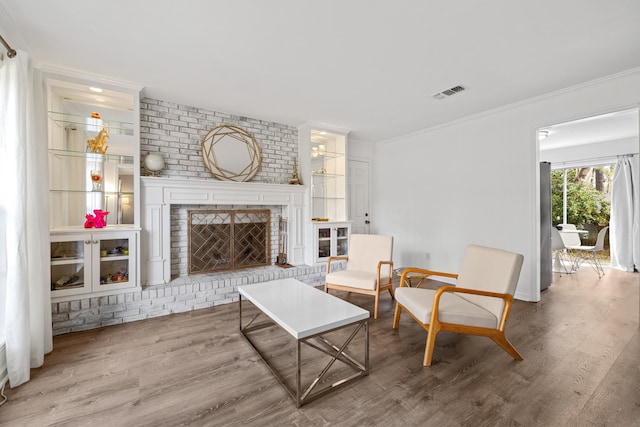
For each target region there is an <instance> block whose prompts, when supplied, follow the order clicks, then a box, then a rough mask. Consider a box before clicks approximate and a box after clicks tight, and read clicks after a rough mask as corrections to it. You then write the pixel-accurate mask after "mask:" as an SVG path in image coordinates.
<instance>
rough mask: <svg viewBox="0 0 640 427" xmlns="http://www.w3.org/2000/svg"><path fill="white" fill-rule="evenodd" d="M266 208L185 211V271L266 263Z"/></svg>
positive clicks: (268, 233)
mask: <svg viewBox="0 0 640 427" xmlns="http://www.w3.org/2000/svg"><path fill="white" fill-rule="evenodd" d="M269 215H270V212H269V210H235V211H206V210H198V211H189V229H188V231H189V243H188V247H189V252H188V254H189V261H188V263H189V274H200V273H210V272H214V271H221V270H234V269H240V268H248V267H258V266H263V265H269V264H270V259H269V252H270V247H271V245H270V242H269V236H270V230H269V228H270V227H269V224H270V218H269Z"/></svg>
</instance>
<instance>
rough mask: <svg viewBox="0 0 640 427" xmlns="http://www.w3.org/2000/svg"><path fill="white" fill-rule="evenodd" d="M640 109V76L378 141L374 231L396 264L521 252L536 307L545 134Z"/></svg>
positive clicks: (522, 293)
mask: <svg viewBox="0 0 640 427" xmlns="http://www.w3.org/2000/svg"><path fill="white" fill-rule="evenodd" d="M449 101H451V102H457V100H456V99H455V98H452V99H451V100H449ZM461 101H462V100H461ZM445 102H447V101H445ZM639 103H640V69H635V70H631V71H629V72H627V73H621V74H618V75H616V76H611V77H609V78H606V79H600V80H598V81H594V82H590V83H589V84H584V85H580V86H575V87H572V88H568V89H565V90H562V91H558V92H556V93H554V94H550V95H547V96H541V97H538V98H535V99H532V100H529V101H527V102H523V103H519V104H514V105H510V106H506V107H503V108H500V109H496V110H493V111H491V112H487V113H485V114H480V115H477V116H474V117H470V118H468V119H466V120H461V121H457V122H454V123H450V124H448V125H445V126H439V127H436V128H431V129H427V130H424V131H423V132H419V133H415V134H411V135H407V136H405V137H402V138H397V139H394V140H390V141H382V142H379V143H377V144H376V148H375V151H374V173H373V177H374V178H373V191H372V194H373V200H372V206H373V209H372V210H373V213H374V215H375V216H376V218H377V224H378V227H377V229H376V230H375V231H373V230H372V232H376V233H388V234H392V235H393V236H394V263H395V265H396V266H409V265H411V266H424V267H427V268H430V269H434V270H440V271H449V272H457V271H458V269H459V265H460V262H461V259H462V255H463V251H464V249H465V247H466V246H467V245H468V244H469V243H477V244H482V245H488V246H495V247H499V248H503V249H506V250H512V251H516V252H519V253H522V254H524V256H525V263H524V265H523V270H522V274H521V276H520V281H519V284H518V288H517V291H516V298H519V299H523V300H529V301H537V300H539V298H540V291H539V256H538V253H539V225H538V224H539V203H538V194H539V185H538V179H539V172H538V161H539V158H538V147H537V142H536V138H535V131H536V129H537V128H539V127H542V126H546V125H550V124H554V123H562V122H566V121H570V120H575V119H578V118H583V117H588V116H593V115H597V114H602V113H606V112H611V111H617V110H622V109H625V108H630V107H635V106H637V105H638V104H639ZM427 252H428V253H429V254H430V261H426V256H425V253H427Z"/></svg>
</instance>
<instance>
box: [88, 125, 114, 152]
mask: <svg viewBox="0 0 640 427" xmlns="http://www.w3.org/2000/svg"><path fill="white" fill-rule="evenodd" d="M107 138H109V134H108V133H107V130H106V129H105V128H102V129H101V130H100V132H98V135H96V136H94V137H93V138H89V139H87V152H88V153H99V154H104V153H106V152H107V148H109V147H108V146H106V145H105V142H107Z"/></svg>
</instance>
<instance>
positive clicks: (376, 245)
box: [347, 234, 393, 277]
mask: <svg viewBox="0 0 640 427" xmlns="http://www.w3.org/2000/svg"><path fill="white" fill-rule="evenodd" d="M392 247H393V237H392V236H385V235H376V234H352V235H351V239H350V240H349V261H348V262H347V270H348V271H368V272H372V273H376V272H377V271H378V261H390V260H391V248H392ZM390 275H391V271H390V266H389V265H388V264H386V265H383V266H382V267H381V268H380V276H381V277H382V276H390Z"/></svg>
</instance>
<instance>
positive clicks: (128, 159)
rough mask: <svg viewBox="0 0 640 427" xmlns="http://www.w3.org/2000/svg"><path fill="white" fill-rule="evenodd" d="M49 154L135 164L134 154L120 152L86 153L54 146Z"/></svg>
mask: <svg viewBox="0 0 640 427" xmlns="http://www.w3.org/2000/svg"><path fill="white" fill-rule="evenodd" d="M49 154H51V155H52V156H55V157H57V158H80V159H83V160H94V161H100V162H105V163H116V164H121V165H131V166H133V156H124V155H120V154H107V153H105V154H100V153H86V152H83V151H70V150H59V149H54V148H51V149H49Z"/></svg>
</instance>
